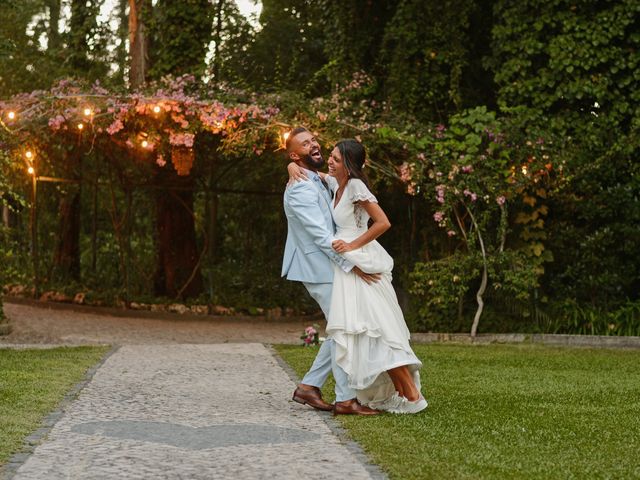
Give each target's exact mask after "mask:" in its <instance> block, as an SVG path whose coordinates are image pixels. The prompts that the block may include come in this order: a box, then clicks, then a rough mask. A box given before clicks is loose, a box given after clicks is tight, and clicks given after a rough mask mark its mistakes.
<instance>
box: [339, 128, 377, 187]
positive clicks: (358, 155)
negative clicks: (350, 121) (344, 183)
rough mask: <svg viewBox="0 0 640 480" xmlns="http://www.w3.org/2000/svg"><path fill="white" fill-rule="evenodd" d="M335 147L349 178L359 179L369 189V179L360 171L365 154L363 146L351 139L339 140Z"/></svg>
mask: <svg viewBox="0 0 640 480" xmlns="http://www.w3.org/2000/svg"><path fill="white" fill-rule="evenodd" d="M336 147H337V148H338V151H339V152H340V156H341V157H342V161H343V162H344V166H345V167H346V168H347V172H349V178H359V179H360V180H362V182H363V183H364V184H365V185H366V186H367V188H369V179H368V178H367V176H366V175H365V173H364V171H363V170H362V169H363V167H364V161H365V159H366V157H367V152H366V150H365V149H364V146H363V145H362V144H361V143H360V142H358V141H357V140H355V139H353V138H347V139H346V140H340V141H339V142H338V143H337V144H336Z"/></svg>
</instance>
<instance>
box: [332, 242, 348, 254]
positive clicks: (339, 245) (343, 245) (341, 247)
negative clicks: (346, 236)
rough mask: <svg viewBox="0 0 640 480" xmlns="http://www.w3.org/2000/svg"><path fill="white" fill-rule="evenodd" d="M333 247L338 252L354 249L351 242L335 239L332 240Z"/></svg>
mask: <svg viewBox="0 0 640 480" xmlns="http://www.w3.org/2000/svg"><path fill="white" fill-rule="evenodd" d="M331 247H333V249H334V250H335V251H336V252H338V253H345V252H350V251H351V250H353V247H352V246H351V244H350V243H349V242H345V241H344V240H334V241H333V242H331Z"/></svg>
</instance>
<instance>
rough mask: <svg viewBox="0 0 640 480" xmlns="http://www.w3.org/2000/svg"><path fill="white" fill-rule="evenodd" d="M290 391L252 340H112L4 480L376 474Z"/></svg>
mask: <svg viewBox="0 0 640 480" xmlns="http://www.w3.org/2000/svg"><path fill="white" fill-rule="evenodd" d="M293 388H294V382H293V381H292V380H291V379H290V378H289V376H288V374H287V373H286V372H285V370H284V369H283V368H282V367H281V366H280V365H279V364H278V362H277V361H276V359H275V358H274V356H273V355H272V352H271V351H270V350H269V349H268V348H267V347H265V346H264V345H262V344H258V343H245V344H214V345H203V344H200V345H196V344H190V345H185V344H174V345H124V346H122V347H120V348H119V349H118V350H117V351H116V352H115V353H113V354H112V355H111V356H110V357H109V358H108V359H107V360H106V361H105V363H104V364H103V365H102V366H101V367H100V368H99V369H98V370H97V371H96V373H95V375H94V376H93V378H92V379H91V381H90V382H89V383H88V384H87V385H86V386H85V388H83V389H82V390H81V392H80V394H79V396H78V398H77V399H76V400H74V401H73V402H72V403H70V404H69V405H68V406H67V407H66V411H65V412H64V414H63V415H62V417H61V418H60V420H59V421H58V422H57V423H56V424H55V425H54V427H53V428H52V430H51V431H50V432H49V434H48V435H47V436H46V438H45V439H44V441H43V443H41V444H40V445H39V446H38V447H37V448H36V449H35V451H34V452H33V454H32V455H31V456H29V457H28V459H27V460H26V462H25V463H23V464H22V466H20V467H19V468H18V469H17V471H15V472H14V473H15V476H14V478H15V479H17V480H38V479H42V480H45V479H46V480H55V479H218V478H220V479H226V478H229V479H236V478H241V479H262V478H264V479H267V478H268V479H272V478H273V479H296V480H297V479H300V478H310V479H334V478H335V479H344V478H349V479H368V478H379V477H381V474H380V473H379V472H378V471H377V470H376V469H375V468H373V467H371V466H368V465H366V464H365V463H363V459H364V456H363V455H362V454H360V453H358V449H357V447H354V446H353V444H350V443H349V442H348V441H346V440H343V439H341V437H340V436H338V435H336V434H335V433H334V431H333V430H332V428H330V425H331V421H329V422H327V421H326V416H327V415H328V414H326V413H320V412H316V411H314V410H312V409H310V408H308V407H305V406H302V405H298V404H297V403H295V402H292V401H291V400H290V396H291V392H292V391H293Z"/></svg>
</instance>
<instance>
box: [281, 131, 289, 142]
mask: <svg viewBox="0 0 640 480" xmlns="http://www.w3.org/2000/svg"><path fill="white" fill-rule="evenodd" d="M290 133H291V132H284V134H282V138H284V141H285V142H286V141H287V139H288V138H289V134H290Z"/></svg>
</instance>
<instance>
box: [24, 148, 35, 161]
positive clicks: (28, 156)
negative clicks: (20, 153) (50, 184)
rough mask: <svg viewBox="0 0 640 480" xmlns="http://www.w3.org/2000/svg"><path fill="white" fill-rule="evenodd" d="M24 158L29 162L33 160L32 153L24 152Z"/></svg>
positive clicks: (29, 151)
mask: <svg viewBox="0 0 640 480" xmlns="http://www.w3.org/2000/svg"><path fill="white" fill-rule="evenodd" d="M24 156H25V157H27V159H28V160H31V159H32V158H33V152H32V151H31V150H27V151H26V152H24Z"/></svg>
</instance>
